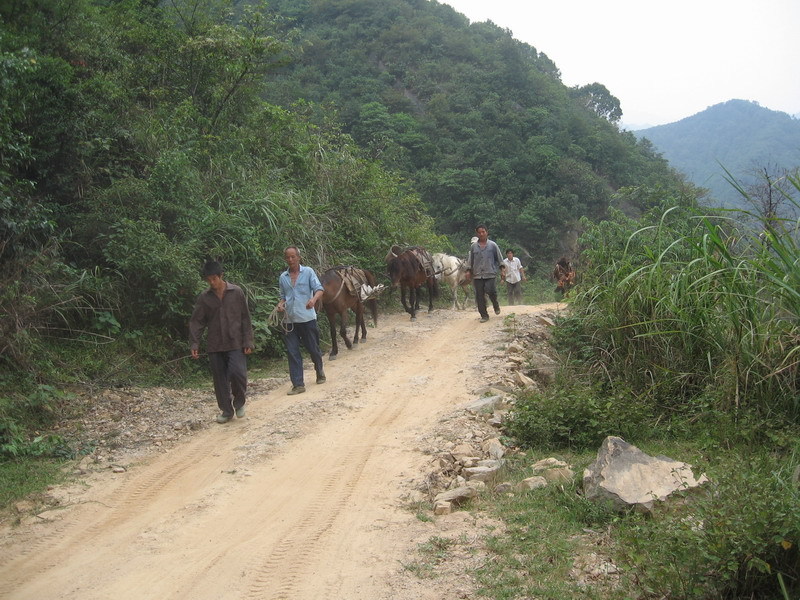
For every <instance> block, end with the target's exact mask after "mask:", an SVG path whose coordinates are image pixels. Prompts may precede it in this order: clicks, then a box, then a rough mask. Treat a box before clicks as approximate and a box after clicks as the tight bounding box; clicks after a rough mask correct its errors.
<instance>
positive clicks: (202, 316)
mask: <svg viewBox="0 0 800 600" xmlns="http://www.w3.org/2000/svg"><path fill="white" fill-rule="evenodd" d="M200 275H201V276H202V277H203V279H205V280H206V281H207V282H208V285H209V286H210V287H209V288H208V289H207V290H206V291H205V292H203V293H202V294H200V295H199V296H198V297H197V301H196V302H195V305H194V311H193V312H192V318H191V319H190V321H189V347H190V349H191V351H192V358H198V357H199V356H200V350H199V349H200V338H201V336H202V335H203V330H205V329H207V330H208V337H207V339H206V346H207V348H208V360H209V364H210V366H211V375H212V377H213V379H214V393H215V394H216V396H217V405H218V406H219V409H220V410H221V411H222V413H221V414H219V415H217V423H227V422H228V421H230V420H231V419H232V418H233V415H234V414H235V415H236V416H237V417H239V418H240V419H242V418H244V416H245V410H244V405H245V402H246V396H247V359H246V358H245V354H250V353H251V352H252V351H253V347H254V342H253V326H252V324H251V322H250V311H249V310H248V308H247V299H246V298H245V295H244V292H242V288H240V287H239V286H237V285H233V284H232V283H228V282H227V281H225V280H224V279H223V276H224V273H223V271H222V265H220V264H219V263H218V262H216V261H208V262H206V263H205V265H203V268H202V270H201V271H200Z"/></svg>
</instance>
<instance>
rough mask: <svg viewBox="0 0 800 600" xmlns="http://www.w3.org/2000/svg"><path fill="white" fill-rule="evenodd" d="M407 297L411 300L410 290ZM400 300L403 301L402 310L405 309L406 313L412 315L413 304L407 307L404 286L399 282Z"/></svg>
mask: <svg viewBox="0 0 800 600" xmlns="http://www.w3.org/2000/svg"><path fill="white" fill-rule="evenodd" d="M408 299H409V300H411V292H410V291H409V292H408ZM400 302H402V303H403V310H405V311H406V312H407V313H408V314H410V315H411V316H412V317H413V316H414V312H413V308H414V307H413V306H412V307H410V308H409V306H408V304H406V287H405V286H404V285H403V284H400Z"/></svg>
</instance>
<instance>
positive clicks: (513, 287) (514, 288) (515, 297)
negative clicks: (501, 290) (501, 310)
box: [506, 281, 522, 304]
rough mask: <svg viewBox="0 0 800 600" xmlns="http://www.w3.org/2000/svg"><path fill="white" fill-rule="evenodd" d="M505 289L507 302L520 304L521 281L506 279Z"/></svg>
mask: <svg viewBox="0 0 800 600" xmlns="http://www.w3.org/2000/svg"><path fill="white" fill-rule="evenodd" d="M506 291H507V292H508V303H509V304H522V281H518V282H517V283H509V282H507V281H506Z"/></svg>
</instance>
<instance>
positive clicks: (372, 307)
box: [367, 298, 378, 327]
mask: <svg viewBox="0 0 800 600" xmlns="http://www.w3.org/2000/svg"><path fill="white" fill-rule="evenodd" d="M367 306H369V312H370V314H371V315H372V322H373V323H375V327H377V326H378V301H377V300H376V299H375V298H370V299H369V300H367Z"/></svg>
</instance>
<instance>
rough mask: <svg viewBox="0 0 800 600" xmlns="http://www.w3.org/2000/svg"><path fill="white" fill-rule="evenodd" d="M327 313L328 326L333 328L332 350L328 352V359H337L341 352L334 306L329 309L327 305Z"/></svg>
mask: <svg viewBox="0 0 800 600" xmlns="http://www.w3.org/2000/svg"><path fill="white" fill-rule="evenodd" d="M325 314H326V315H328V326H329V327H328V328H329V329H330V330H331V351H330V354H328V360H336V357H337V355H338V354H339V345H338V344H337V343H336V313H335V312H333V309H332V308H331V310H328V308H327V307H326V308H325Z"/></svg>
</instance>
